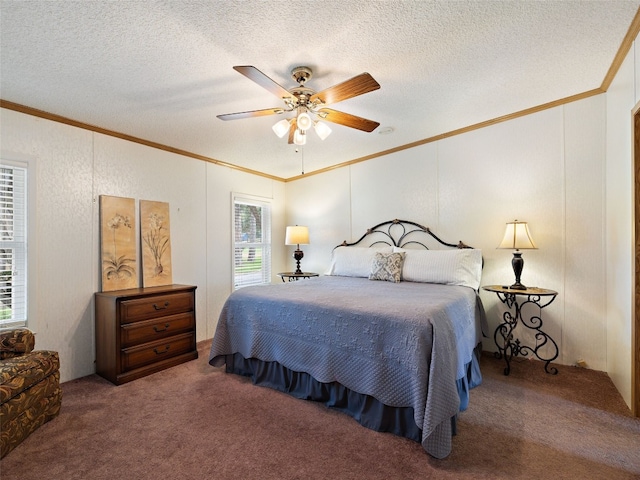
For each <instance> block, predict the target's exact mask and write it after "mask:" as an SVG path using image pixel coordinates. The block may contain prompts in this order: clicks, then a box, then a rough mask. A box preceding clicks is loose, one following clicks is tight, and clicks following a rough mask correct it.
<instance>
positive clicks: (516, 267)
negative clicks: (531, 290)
mask: <svg viewBox="0 0 640 480" xmlns="http://www.w3.org/2000/svg"><path fill="white" fill-rule="evenodd" d="M511 266H512V267H513V273H514V274H515V275H516V283H514V284H513V285H511V286H510V287H509V288H510V289H512V290H526V289H527V287H525V286H524V285H523V284H521V283H520V275H522V269H523V268H524V259H523V258H522V252H520V251H518V250H516V251H515V252H513V259H512V260H511Z"/></svg>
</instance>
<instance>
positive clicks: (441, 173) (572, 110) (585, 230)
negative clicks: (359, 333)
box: [286, 95, 607, 370]
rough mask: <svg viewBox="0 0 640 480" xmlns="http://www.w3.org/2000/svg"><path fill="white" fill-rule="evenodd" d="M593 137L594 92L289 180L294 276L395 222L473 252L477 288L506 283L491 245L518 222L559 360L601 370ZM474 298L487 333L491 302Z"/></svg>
mask: <svg viewBox="0 0 640 480" xmlns="http://www.w3.org/2000/svg"><path fill="white" fill-rule="evenodd" d="M604 132H605V97H604V95H599V96H595V97H591V98H588V99H585V100H582V101H580V102H575V103H571V104H568V105H564V106H560V107H556V108H554V109H550V110H545V111H542V112H539V113H536V114H533V115H529V116H526V117H522V118H518V119H514V120H511V121H508V122H504V123H500V124H497V125H493V126H491V127H488V128H484V129H481V130H476V131H472V132H469V133H466V134H463V135H459V136H455V137H451V138H447V139H444V140H441V141H438V142H434V143H430V144H426V145H423V146H420V147H416V148H413V149H410V150H404V151H401V152H398V153H395V154H391V155H387V156H384V157H380V158H376V159H374V160H370V161H367V162H362V163H357V164H354V165H351V166H348V167H344V168H341V169H335V170H331V171H329V172H327V173H323V174H320V175H315V176H309V177H307V178H303V179H300V180H296V181H293V182H288V183H287V184H286V196H287V220H288V222H290V223H293V222H295V223H300V224H306V225H308V226H309V228H310V232H311V236H312V244H311V245H309V246H307V247H306V248H305V249H304V251H305V259H304V261H303V263H304V266H305V270H311V271H318V272H323V271H325V270H326V268H327V266H328V263H329V258H330V252H331V249H332V248H333V247H334V246H335V245H336V244H338V243H340V242H341V241H342V240H345V239H346V240H348V241H354V240H356V239H357V238H359V237H360V236H361V235H362V234H363V233H364V232H365V230H366V228H368V227H372V226H373V225H375V224H377V223H380V222H383V221H386V220H392V219H394V218H401V219H404V220H412V221H416V222H418V223H421V224H423V225H425V226H428V227H430V228H431V229H432V230H433V231H434V232H436V233H437V234H439V235H440V236H441V238H443V239H444V240H446V241H449V242H452V243H455V242H458V241H459V240H462V241H464V242H465V243H467V244H469V245H472V246H474V247H476V248H481V249H482V250H483V255H484V258H485V267H484V273H483V282H482V283H483V285H488V284H505V283H506V284H510V283H513V279H514V274H513V270H512V267H511V258H512V252H511V251H508V250H498V249H496V247H497V245H498V244H499V243H500V240H501V239H502V235H503V233H504V227H505V222H508V221H511V220H514V219H516V218H517V219H518V220H525V221H528V222H529V226H530V230H531V233H532V235H533V237H534V240H535V241H536V242H537V245H538V247H539V249H538V250H530V251H525V252H524V254H523V257H524V259H525V268H524V273H523V277H522V281H523V283H525V285H529V286H538V287H543V288H549V289H553V290H556V291H558V292H559V295H558V298H557V299H556V300H555V302H554V303H553V304H552V305H550V306H549V307H548V308H547V309H545V310H544V314H543V321H544V328H543V330H544V331H546V332H547V333H548V334H550V335H551V336H552V337H553V339H554V340H555V341H556V342H557V343H558V345H559V348H560V356H559V358H558V361H559V362H561V363H564V364H574V363H575V362H576V361H577V360H578V359H584V360H585V361H586V362H587V364H588V366H589V367H591V368H594V369H598V370H605V369H606V366H607V365H606V316H605V312H606V296H605V290H604V288H603V286H604V281H605V269H604V262H605V257H604V256H605V251H604V223H603V219H604V184H603V181H602V174H603V172H604V168H605V158H604V152H605V133H604ZM481 296H482V299H483V301H484V304H485V307H486V309H487V313H488V316H489V321H490V327H491V333H493V330H494V329H495V328H496V326H497V325H498V319H499V316H500V312H501V311H502V310H501V307H502V306H501V304H499V302H498V301H497V299H496V297H495V296H494V295H493V294H489V293H488V292H484V291H482V292H481ZM534 341H535V340H534ZM484 347H485V349H487V350H495V345H494V343H493V338H489V339H487V340H486V341H485V343H484Z"/></svg>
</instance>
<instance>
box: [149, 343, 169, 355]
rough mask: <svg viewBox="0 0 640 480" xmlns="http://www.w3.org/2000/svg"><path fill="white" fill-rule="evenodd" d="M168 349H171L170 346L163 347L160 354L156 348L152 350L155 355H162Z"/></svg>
mask: <svg viewBox="0 0 640 480" xmlns="http://www.w3.org/2000/svg"><path fill="white" fill-rule="evenodd" d="M170 348H171V345H165V346H164V350H163V351H161V352H160V351H159V350H158V349H157V348H154V349H153V351H154V352H155V354H156V355H162V354H163V353H167V352H168V351H169V349H170Z"/></svg>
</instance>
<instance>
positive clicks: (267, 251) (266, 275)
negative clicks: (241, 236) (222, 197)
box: [231, 192, 273, 290]
mask: <svg viewBox="0 0 640 480" xmlns="http://www.w3.org/2000/svg"><path fill="white" fill-rule="evenodd" d="M272 201H273V200H272V199H271V198H267V197H259V196H256V195H248V194H244V193H238V192H232V193H231V285H232V289H233V290H238V289H240V288H243V287H248V286H252V285H265V284H269V283H271V282H272V267H273V248H272V223H273V218H272V217H273V205H272ZM237 203H241V204H245V205H253V206H258V207H260V208H262V209H263V210H262V212H261V213H262V218H261V233H262V236H261V240H260V241H255V242H246V243H245V242H237V241H236V238H237V235H236V204H237ZM265 214H266V217H265ZM239 244H241V245H242V246H243V247H242V248H247V247H253V248H261V249H262V255H263V257H262V264H261V269H260V272H261V275H260V281H253V282H252V281H247V282H238V281H237V263H236V248H239V247H238V245H239ZM265 260H266V263H265Z"/></svg>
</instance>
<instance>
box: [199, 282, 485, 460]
mask: <svg viewBox="0 0 640 480" xmlns="http://www.w3.org/2000/svg"><path fill="white" fill-rule="evenodd" d="M483 313H484V312H483V311H482V306H481V304H480V301H479V298H478V297H477V293H476V292H475V291H474V290H473V289H471V288H468V287H461V286H449V285H436V284H426V283H412V282H402V283H390V282H383V281H370V280H368V279H365V278H350V277H332V276H325V277H319V278H314V279H308V280H304V281H298V282H292V283H283V284H273V285H264V286H258V287H247V288H243V289H240V290H237V291H235V292H234V293H232V294H231V295H230V296H229V298H228V299H227V302H226V303H225V305H224V307H223V310H222V312H221V314H220V318H219V321H218V325H217V329H216V333H215V336H214V339H213V342H212V345H211V352H210V356H209V362H210V363H211V365H214V366H222V365H223V364H224V363H225V355H230V354H234V353H240V354H241V355H242V356H244V357H245V358H257V359H260V360H263V361H268V362H271V361H276V362H279V363H280V364H282V365H283V366H285V367H287V368H289V369H291V370H293V371H298V372H306V373H308V374H310V375H311V376H312V377H314V378H315V379H316V380H318V381H320V382H325V383H330V382H339V383H340V384H342V385H344V386H345V387H347V388H349V389H351V390H354V391H356V392H358V393H362V394H366V395H371V396H373V397H374V398H376V399H377V400H379V401H380V402H382V403H384V404H386V405H389V406H392V407H413V410H414V416H415V422H416V425H418V426H419V427H420V428H421V429H422V446H423V448H424V449H425V450H426V451H427V452H428V453H429V454H431V455H433V456H434V457H436V458H443V457H445V456H447V455H448V454H449V453H450V451H451V417H453V416H454V415H456V414H457V413H458V411H459V409H460V399H459V396H458V390H457V386H456V380H458V379H460V378H462V377H463V376H464V375H465V374H466V368H465V366H466V365H467V364H469V363H470V362H471V361H472V358H473V349H474V347H476V345H477V344H478V343H479V342H480V340H481V337H482V329H483V322H484V315H483ZM476 373H477V375H476V378H472V379H470V387H473V386H475V385H477V384H479V383H480V381H481V378H480V376H479V372H478V371H476Z"/></svg>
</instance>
